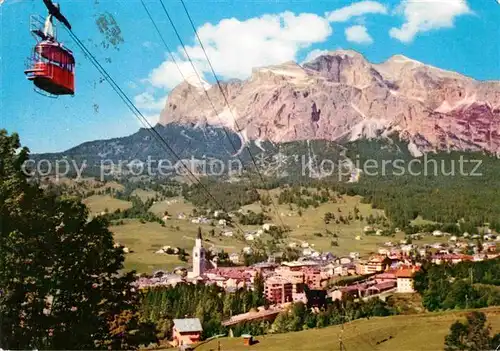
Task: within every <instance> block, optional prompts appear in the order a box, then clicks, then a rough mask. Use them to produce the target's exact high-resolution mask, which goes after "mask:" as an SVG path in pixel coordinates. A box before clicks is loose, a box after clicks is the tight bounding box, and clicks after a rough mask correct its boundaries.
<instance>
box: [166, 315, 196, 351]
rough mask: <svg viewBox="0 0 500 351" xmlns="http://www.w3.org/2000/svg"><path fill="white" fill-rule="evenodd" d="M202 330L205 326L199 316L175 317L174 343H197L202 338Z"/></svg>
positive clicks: (180, 344)
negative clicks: (202, 325)
mask: <svg viewBox="0 0 500 351" xmlns="http://www.w3.org/2000/svg"><path fill="white" fill-rule="evenodd" d="M202 331H203V328H202V327H201V323H200V320H199V319H198V318H184V319H174V327H173V328H172V337H173V342H172V344H173V346H175V347H178V346H183V345H191V344H194V343H197V342H198V341H199V340H200V336H201V332H202Z"/></svg>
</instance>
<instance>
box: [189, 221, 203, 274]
mask: <svg viewBox="0 0 500 351" xmlns="http://www.w3.org/2000/svg"><path fill="white" fill-rule="evenodd" d="M205 268H206V267H205V249H204V248H203V238H202V236H201V228H200V227H198V235H197V236H196V239H195V244H194V247H193V271H192V272H191V274H188V276H192V277H199V276H201V275H202V274H203V272H205Z"/></svg>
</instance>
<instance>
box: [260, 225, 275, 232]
mask: <svg viewBox="0 0 500 351" xmlns="http://www.w3.org/2000/svg"><path fill="white" fill-rule="evenodd" d="M274 227H276V225H274V224H271V223H264V224H263V225H262V229H263V230H264V231H265V232H268V231H270V230H271V228H274Z"/></svg>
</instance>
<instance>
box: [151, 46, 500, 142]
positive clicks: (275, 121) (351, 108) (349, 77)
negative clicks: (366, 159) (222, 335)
mask: <svg viewBox="0 0 500 351" xmlns="http://www.w3.org/2000/svg"><path fill="white" fill-rule="evenodd" d="M223 89H224V92H225V95H226V97H227V98H228V100H229V105H230V107H228V106H227V104H226V103H225V101H224V99H223V97H222V94H221V93H220V91H219V90H218V88H217V87H215V86H213V87H210V88H209V90H208V93H209V96H210V99H211V100H212V104H213V107H215V109H214V108H213V107H212V105H211V104H210V103H209V102H208V100H207V99H206V96H205V94H204V92H203V90H202V89H201V93H200V85H199V84H198V85H195V84H190V83H189V82H184V83H182V84H180V85H179V86H178V87H176V88H175V89H174V90H173V91H172V93H171V94H170V96H169V98H168V101H167V104H166V106H165V109H164V110H163V111H162V114H161V121H160V122H161V123H162V124H164V125H165V124H169V123H178V124H200V123H201V124H209V125H215V126H225V127H227V128H229V129H232V130H235V129H236V128H235V126H236V124H237V125H238V126H239V127H240V129H241V130H239V131H238V132H241V134H242V135H244V136H245V138H248V139H264V140H270V141H273V142H285V141H295V140H309V139H326V140H334V141H340V140H356V139H359V138H374V137H380V136H383V135H387V134H388V133H392V132H394V131H398V132H399V133H400V134H401V135H402V136H403V137H404V138H406V139H408V141H409V142H411V144H412V147H414V148H420V149H422V150H424V151H425V150H429V149H447V150H449V149H460V150H462V149H467V150H481V149H487V150H491V151H496V150H497V149H500V109H499V107H500V82H479V81H476V80H474V79H471V78H469V77H466V76H463V75H461V74H458V73H455V72H450V71H445V70H442V69H439V68H436V67H433V66H428V65H425V64H424V63H422V62H419V61H415V60H412V59H411V58H408V57H405V56H403V55H395V56H392V57H391V58H389V59H388V60H387V61H385V62H383V63H380V64H372V63H370V62H369V61H367V60H366V59H365V58H364V57H363V55H361V54H360V53H357V52H356V51H352V50H336V51H331V52H328V53H326V54H323V55H321V56H319V57H317V58H315V59H314V60H311V61H310V62H306V63H304V64H303V65H302V66H300V65H299V64H297V63H295V62H285V63H283V64H280V65H272V66H267V67H260V68H256V69H254V70H253V72H252V75H251V77H250V78H249V79H247V80H244V81H230V82H227V83H224V84H223ZM235 120H236V122H237V123H235Z"/></svg>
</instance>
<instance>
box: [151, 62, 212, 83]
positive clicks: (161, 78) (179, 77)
mask: <svg viewBox="0 0 500 351" xmlns="http://www.w3.org/2000/svg"><path fill="white" fill-rule="evenodd" d="M176 62H177V65H176V63H174V62H173V61H171V60H170V59H168V60H166V61H164V62H162V64H161V65H160V66H158V67H156V68H154V69H153V70H152V71H151V73H150V74H149V78H148V81H149V82H150V83H151V85H153V86H154V87H156V88H164V89H167V90H170V89H173V88H174V87H175V86H176V85H178V84H179V83H181V82H182V81H183V80H184V79H183V76H184V77H190V76H194V75H196V72H195V71H194V69H193V67H192V66H191V63H189V61H183V60H182V59H179V58H177V59H176ZM194 65H195V67H196V70H197V71H198V74H200V76H202V75H203V73H202V71H203V69H202V67H203V66H204V65H203V64H202V63H201V62H194ZM177 66H178V67H177ZM200 66H201V67H200ZM179 70H180V71H181V72H182V74H181V73H180V72H179Z"/></svg>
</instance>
